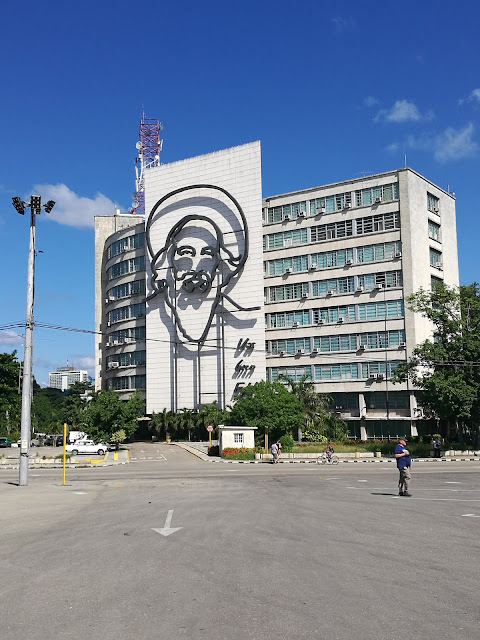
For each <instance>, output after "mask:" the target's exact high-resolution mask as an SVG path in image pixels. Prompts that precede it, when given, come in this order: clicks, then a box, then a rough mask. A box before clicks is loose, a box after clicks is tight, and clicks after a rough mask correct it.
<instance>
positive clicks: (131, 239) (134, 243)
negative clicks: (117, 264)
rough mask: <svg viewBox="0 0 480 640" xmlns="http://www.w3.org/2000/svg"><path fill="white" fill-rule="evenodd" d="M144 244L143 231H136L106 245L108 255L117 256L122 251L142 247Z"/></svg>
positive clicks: (110, 256)
mask: <svg viewBox="0 0 480 640" xmlns="http://www.w3.org/2000/svg"><path fill="white" fill-rule="evenodd" d="M144 245H145V233H144V232H143V231H142V232H141V233H136V234H135V235H134V236H128V238H122V239H121V240H117V241H116V242H113V243H112V244H111V245H110V246H109V247H108V257H109V258H113V257H114V256H118V255H119V254H120V253H123V252H124V251H128V250H129V249H137V248H138V247H143V246H144Z"/></svg>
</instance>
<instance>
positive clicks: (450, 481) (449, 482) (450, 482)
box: [445, 480, 462, 484]
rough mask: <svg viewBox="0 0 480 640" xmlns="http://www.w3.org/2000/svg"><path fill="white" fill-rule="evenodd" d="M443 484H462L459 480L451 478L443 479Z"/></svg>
mask: <svg viewBox="0 0 480 640" xmlns="http://www.w3.org/2000/svg"><path fill="white" fill-rule="evenodd" d="M445 484H462V483H461V482H453V480H445Z"/></svg>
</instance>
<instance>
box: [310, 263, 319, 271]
mask: <svg viewBox="0 0 480 640" xmlns="http://www.w3.org/2000/svg"><path fill="white" fill-rule="evenodd" d="M309 269H310V271H316V269H317V265H316V264H315V263H313V262H312V264H311V265H310V267H309Z"/></svg>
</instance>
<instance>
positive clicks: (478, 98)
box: [469, 89, 480, 102]
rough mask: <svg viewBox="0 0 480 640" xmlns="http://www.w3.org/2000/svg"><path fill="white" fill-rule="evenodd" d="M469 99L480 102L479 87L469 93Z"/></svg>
mask: <svg viewBox="0 0 480 640" xmlns="http://www.w3.org/2000/svg"><path fill="white" fill-rule="evenodd" d="M469 100H474V101H475V102H480V89H474V90H473V91H472V93H471V94H470V95H469Z"/></svg>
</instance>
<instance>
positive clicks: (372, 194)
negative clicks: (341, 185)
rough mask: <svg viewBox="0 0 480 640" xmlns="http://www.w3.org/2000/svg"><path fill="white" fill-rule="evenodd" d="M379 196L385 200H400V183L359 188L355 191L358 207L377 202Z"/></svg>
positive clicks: (381, 199)
mask: <svg viewBox="0 0 480 640" xmlns="http://www.w3.org/2000/svg"><path fill="white" fill-rule="evenodd" d="M377 198H378V199H379V200H380V201H381V202H383V201H385V202H389V201H391V200H398V183H397V182H394V183H392V184H384V185H380V186H378V187H369V188H367V189H358V190H357V191H355V204H356V206H357V207H362V206H367V205H369V204H373V203H375V202H377Z"/></svg>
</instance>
